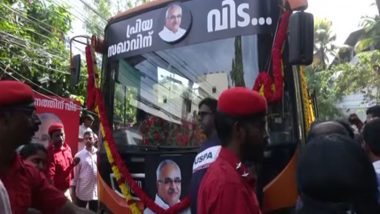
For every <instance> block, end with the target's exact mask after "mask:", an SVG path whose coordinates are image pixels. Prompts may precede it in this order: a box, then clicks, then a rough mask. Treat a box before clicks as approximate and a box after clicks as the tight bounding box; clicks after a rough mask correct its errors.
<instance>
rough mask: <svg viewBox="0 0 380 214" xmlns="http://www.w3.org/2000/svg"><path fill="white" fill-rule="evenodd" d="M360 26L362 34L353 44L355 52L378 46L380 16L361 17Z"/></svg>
mask: <svg viewBox="0 0 380 214" xmlns="http://www.w3.org/2000/svg"><path fill="white" fill-rule="evenodd" d="M361 27H362V29H363V36H362V37H361V38H360V40H359V42H358V43H357V44H356V46H355V51H356V52H362V51H366V50H368V49H372V48H379V47H380V17H379V16H378V15H376V16H375V17H369V16H367V17H364V18H363V19H362V23H361Z"/></svg>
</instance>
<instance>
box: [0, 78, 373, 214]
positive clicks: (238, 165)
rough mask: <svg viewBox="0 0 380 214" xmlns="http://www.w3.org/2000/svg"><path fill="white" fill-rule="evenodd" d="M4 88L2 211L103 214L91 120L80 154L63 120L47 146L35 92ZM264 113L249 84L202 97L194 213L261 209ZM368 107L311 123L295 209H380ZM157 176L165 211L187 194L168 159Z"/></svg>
mask: <svg viewBox="0 0 380 214" xmlns="http://www.w3.org/2000/svg"><path fill="white" fill-rule="evenodd" d="M0 91H1V92H2V93H0V199H1V200H0V213H4V214H8V213H15V214H23V213H93V212H97V209H98V201H97V199H98V192H97V191H98V189H97V173H98V172H97V148H96V141H97V137H96V135H95V134H94V132H93V131H92V130H91V128H90V126H91V124H92V122H93V121H94V118H93V117H92V116H85V117H84V118H85V119H84V123H83V124H82V125H81V128H80V136H79V141H80V143H81V144H82V145H83V149H81V150H79V151H78V153H77V154H75V155H74V156H73V154H72V151H71V148H70V146H69V145H68V144H67V143H66V141H65V127H64V126H63V124H61V123H53V124H51V125H50V127H49V130H48V134H49V139H50V140H49V144H48V147H47V148H45V147H44V146H43V145H41V144H36V143H30V142H31V138H32V136H33V134H34V133H35V132H36V131H37V130H38V126H39V125H40V123H41V121H40V120H39V118H38V117H37V115H36V111H35V107H34V102H33V91H32V89H31V88H30V87H29V86H27V85H25V84H23V83H20V82H17V81H0ZM267 110H268V106H267V102H266V100H265V98H264V97H263V96H261V95H260V94H259V93H257V92H255V91H252V90H249V89H246V88H242V87H235V88H230V89H227V90H225V91H223V92H222V94H221V95H220V97H219V99H218V100H216V99H212V98H206V99H204V100H202V101H201V102H200V104H199V111H198V119H199V123H200V125H201V127H202V130H203V132H204V133H205V135H206V137H207V139H206V141H205V142H204V143H203V144H202V146H201V148H200V151H199V153H198V154H197V156H196V157H195V160H194V164H193V176H192V178H191V186H190V196H191V213H199V214H204V213H247V214H250V213H252V214H260V213H262V212H261V206H260V203H259V200H258V198H257V193H256V190H255V189H256V184H257V182H256V176H255V171H254V168H252V167H251V164H253V165H255V164H259V163H260V162H261V161H262V160H263V151H264V147H265V146H266V145H267V143H268V137H269V134H268V132H267V128H266V127H267V125H266V122H267V121H266V115H267ZM366 113H367V118H366V120H365V122H362V121H361V120H360V119H359V117H358V116H357V115H356V114H352V115H350V116H349V118H348V120H347V121H345V120H328V121H316V122H314V123H313V124H312V125H311V128H310V130H309V132H308V135H307V139H306V144H305V146H304V148H303V149H302V151H301V153H300V155H299V160H298V168H297V174H296V179H297V186H298V191H299V198H298V201H297V205H296V207H295V213H299V214H304V213H306V214H314V213H316V214H317V213H356V214H372V213H373V214H375V213H380V195H379V191H380V141H378V135H379V133H380V106H373V107H371V108H369V109H368V110H367V112H366ZM20 133H23V134H20ZM21 146H22V147H21ZM20 147H21V149H20V150H18V148H20ZM156 174H157V195H156V202H157V203H159V204H160V206H162V207H163V208H164V209H167V208H169V207H171V206H173V205H174V204H176V203H178V202H179V201H180V194H181V179H182V177H181V170H180V168H179V167H178V165H177V164H176V163H175V162H173V161H170V160H165V161H162V162H161V164H160V165H159V166H158V168H157V173H156ZM174 196H175V197H174ZM284 197H286V196H284ZM144 213H153V212H152V211H151V210H150V209H146V210H145V212H144ZM183 213H190V210H185V211H184V212H183Z"/></svg>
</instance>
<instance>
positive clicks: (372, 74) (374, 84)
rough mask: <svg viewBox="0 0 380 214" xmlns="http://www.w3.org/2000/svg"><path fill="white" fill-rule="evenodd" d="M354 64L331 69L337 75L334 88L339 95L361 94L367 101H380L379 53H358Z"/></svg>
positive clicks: (376, 51) (377, 51)
mask: <svg viewBox="0 0 380 214" xmlns="http://www.w3.org/2000/svg"><path fill="white" fill-rule="evenodd" d="M356 57H357V62H356V63H355V64H352V63H345V64H340V65H337V66H335V67H334V68H333V70H334V72H335V73H337V74H338V75H337V77H336V79H335V85H336V86H335V87H336V90H337V93H338V94H340V95H348V94H350V93H355V92H361V93H363V94H364V97H365V99H366V100H367V101H370V100H372V101H376V102H377V103H379V101H380V93H379V91H378V89H379V87H380V51H379V50H374V51H367V52H362V53H359V54H358V55H357V56H356Z"/></svg>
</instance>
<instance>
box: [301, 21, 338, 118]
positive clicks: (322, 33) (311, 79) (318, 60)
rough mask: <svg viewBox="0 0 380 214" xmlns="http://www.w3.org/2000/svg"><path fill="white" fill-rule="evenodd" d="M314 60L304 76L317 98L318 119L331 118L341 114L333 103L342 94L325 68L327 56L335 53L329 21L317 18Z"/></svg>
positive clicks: (333, 36)
mask: <svg viewBox="0 0 380 214" xmlns="http://www.w3.org/2000/svg"><path fill="white" fill-rule="evenodd" d="M314 29H315V30H314V40H315V41H314V42H315V44H314V60H313V64H312V65H311V66H309V67H307V68H306V78H307V81H308V87H309V90H310V93H311V94H314V95H315V96H316V98H317V103H316V104H317V106H316V107H317V108H318V113H319V115H318V117H319V119H332V118H338V117H341V116H342V113H341V112H340V111H339V109H337V108H336V106H335V104H336V102H337V101H338V100H340V99H341V97H342V96H340V94H338V93H337V91H336V88H335V85H334V84H333V81H332V79H333V75H334V72H333V71H332V70H331V69H328V68H327V65H328V62H329V61H328V58H329V56H333V55H335V51H336V47H335V46H334V44H333V42H334V41H335V35H332V31H331V21H329V20H326V19H317V20H316V21H315V24H314Z"/></svg>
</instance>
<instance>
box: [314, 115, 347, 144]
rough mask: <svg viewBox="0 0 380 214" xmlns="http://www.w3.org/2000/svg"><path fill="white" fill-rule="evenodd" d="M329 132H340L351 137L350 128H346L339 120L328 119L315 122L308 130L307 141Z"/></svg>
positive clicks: (329, 133)
mask: <svg viewBox="0 0 380 214" xmlns="http://www.w3.org/2000/svg"><path fill="white" fill-rule="evenodd" d="M331 134H340V135H344V136H347V137H350V138H352V136H351V133H350V130H348V128H347V127H345V126H344V125H342V124H341V123H340V122H337V121H332V120H330V121H324V122H319V123H315V124H314V125H313V126H312V127H311V129H310V131H309V135H308V137H307V141H308V142H309V141H311V140H312V139H314V138H315V137H321V136H326V135H331Z"/></svg>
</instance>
